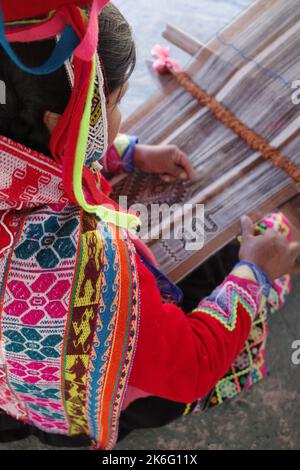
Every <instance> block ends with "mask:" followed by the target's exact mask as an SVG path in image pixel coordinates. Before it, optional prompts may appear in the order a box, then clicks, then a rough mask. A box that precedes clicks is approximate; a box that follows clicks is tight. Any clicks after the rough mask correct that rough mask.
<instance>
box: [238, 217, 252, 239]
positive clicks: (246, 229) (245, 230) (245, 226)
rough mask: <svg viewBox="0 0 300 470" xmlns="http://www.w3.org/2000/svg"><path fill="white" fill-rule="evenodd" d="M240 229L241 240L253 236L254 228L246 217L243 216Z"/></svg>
mask: <svg viewBox="0 0 300 470" xmlns="http://www.w3.org/2000/svg"><path fill="white" fill-rule="evenodd" d="M241 227H242V237H243V238H247V237H251V236H254V232H255V227H254V224H253V222H252V220H251V219H250V217H248V216H247V215H244V216H243V217H242V218H241Z"/></svg>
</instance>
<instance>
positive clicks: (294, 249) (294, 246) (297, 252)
mask: <svg viewBox="0 0 300 470" xmlns="http://www.w3.org/2000/svg"><path fill="white" fill-rule="evenodd" d="M290 251H291V255H292V258H293V259H297V258H299V256H300V243H299V242H292V243H291V244H290Z"/></svg>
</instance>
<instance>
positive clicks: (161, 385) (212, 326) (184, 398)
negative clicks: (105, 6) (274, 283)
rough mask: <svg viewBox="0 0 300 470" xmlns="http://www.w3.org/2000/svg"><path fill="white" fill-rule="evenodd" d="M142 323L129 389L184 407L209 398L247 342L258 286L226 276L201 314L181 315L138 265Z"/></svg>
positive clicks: (257, 301) (255, 307)
mask: <svg viewBox="0 0 300 470" xmlns="http://www.w3.org/2000/svg"><path fill="white" fill-rule="evenodd" d="M138 271H139V280H140V289H141V321H140V330H139V338H138V346H137V350H136V355H135V358H134V364H133V368H132V372H131V376H130V380H129V385H131V386H134V387H137V388H139V389H141V390H143V391H145V392H147V393H149V394H151V395H155V396H159V397H162V398H166V399H169V400H173V401H176V402H182V403H190V402H193V401H195V400H197V399H199V398H200V397H202V396H204V395H205V394H206V393H208V392H209V391H210V390H211V389H212V388H213V387H214V385H215V384H216V383H217V381H218V380H219V379H220V378H221V377H222V376H223V375H224V374H225V373H226V372H227V370H228V369H229V367H230V366H231V364H232V362H233V361H234V359H235V358H236V357H237V356H238V354H239V352H240V351H241V349H242V347H243V345H244V342H245V341H246V340H247V338H248V336H249V333H250V328H251V325H252V319H253V318H254V317H255V316H256V314H257V312H258V308H259V305H260V302H261V295H260V294H259V293H260V292H261V289H260V286H259V285H258V284H256V283H255V282H252V281H246V280H242V279H239V278H236V277H235V276H229V277H228V278H227V279H226V280H225V281H224V283H223V284H222V286H220V287H219V288H218V289H217V290H216V291H215V293H214V294H213V295H212V297H211V298H208V299H205V300H204V301H203V302H201V304H200V305H199V309H197V310H196V311H194V312H192V313H190V314H188V315H185V314H184V312H183V311H182V310H181V309H180V308H179V307H177V306H176V305H173V304H163V303H162V301H161V297H160V292H159V290H158V288H157V285H156V281H155V278H154V276H153V275H152V273H150V272H149V271H148V269H147V268H146V267H145V266H144V265H143V264H142V263H141V262H140V261H139V260H138Z"/></svg>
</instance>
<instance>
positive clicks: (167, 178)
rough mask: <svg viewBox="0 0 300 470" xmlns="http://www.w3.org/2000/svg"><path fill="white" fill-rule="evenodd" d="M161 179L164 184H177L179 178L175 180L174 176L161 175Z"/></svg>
mask: <svg viewBox="0 0 300 470" xmlns="http://www.w3.org/2000/svg"><path fill="white" fill-rule="evenodd" d="M160 179H161V180H162V181H163V182H164V183H175V182H176V181H177V178H175V177H174V176H170V175H166V174H164V175H160Z"/></svg>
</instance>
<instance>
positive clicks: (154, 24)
mask: <svg viewBox="0 0 300 470" xmlns="http://www.w3.org/2000/svg"><path fill="white" fill-rule="evenodd" d="M115 3H116V4H117V5H118V6H120V7H121V9H122V10H123V12H124V14H125V15H126V17H128V18H129V19H130V21H131V23H132V25H133V27H134V30H135V32H136V38H137V42H138V48H139V63H138V67H137V72H136V73H135V75H134V77H133V81H132V87H131V91H130V93H129V95H128V98H127V99H126V100H125V101H124V104H123V109H124V114H125V116H126V115H128V114H130V113H131V112H132V111H133V110H134V109H135V108H136V107H137V106H139V105H140V104H141V103H142V102H143V101H144V100H145V99H146V98H147V97H148V96H149V94H151V93H153V92H154V91H155V85H154V84H153V83H152V82H151V79H150V78H148V77H147V72H146V69H145V67H144V65H143V60H144V59H145V58H149V55H150V52H149V51H150V49H151V46H153V45H154V44H155V43H156V42H160V32H161V31H162V29H163V26H164V24H165V23H166V22H167V21H172V22H173V23H175V24H176V25H177V26H179V27H182V28H183V29H186V30H189V31H190V32H191V33H192V34H195V35H197V36H198V37H199V38H200V39H202V40H203V41H206V40H208V38H209V37H210V36H212V35H213V34H214V33H215V32H216V31H217V30H219V29H220V28H221V27H223V26H224V25H225V24H226V23H228V22H229V21H230V20H232V18H233V17H234V16H236V15H237V14H239V13H240V11H241V10H242V9H243V8H245V7H247V6H248V5H249V4H250V3H251V0H197V2H196V1H195V0H184V1H182V0H152V1H151V2H150V3H149V0H139V2H138V5H139V8H140V10H139V12H137V11H136V9H135V5H136V4H137V2H135V1H133V0H116V1H115ZM170 6H172V8H171V9H170ZM195 15H196V16H195ZM195 17H197V22H195V20H194V18H195ZM141 18H142V19H143V21H141ZM297 339H299V340H300V278H298V279H295V283H294V291H293V295H292V296H291V297H290V300H289V302H288V304H287V305H286V307H285V309H284V311H283V312H281V313H280V314H278V315H277V316H275V317H274V318H272V319H271V322H270V335H269V343H268V364H269V367H268V370H269V376H268V378H267V379H266V380H265V381H264V382H262V383H260V384H258V385H256V386H255V387H254V388H253V389H252V390H249V391H247V392H245V393H243V394H242V395H241V396H240V397H238V398H236V399H233V400H231V401H228V402H227V403H225V404H224V405H222V406H220V407H219V408H216V409H213V410H211V411H209V412H207V413H204V414H202V415H197V416H196V415H195V416H191V417H187V418H184V419H181V420H178V421H176V422H174V423H173V424H170V425H168V426H166V427H164V428H160V429H153V430H145V431H138V432H133V433H132V434H131V435H129V436H128V437H127V438H126V439H125V440H124V441H122V442H121V443H120V444H118V445H117V447H116V449H117V450H125V449H132V450H136V449H145V450H149V449H151V450H152V449H153V450H167V449H169V450H176V449H178V450H180V449H187V450H193V449H199V450H201V449H220V450H221V449H300V427H299V422H300V365H299V366H294V365H293V364H292V361H291V356H292V352H293V350H292V343H293V342H294V341H295V340H297ZM1 449H12V450H19V449H36V450H44V449H49V447H47V446H44V445H42V444H41V443H40V442H39V441H38V440H37V439H35V438H30V439H26V440H23V441H20V442H16V443H13V444H10V445H7V444H5V445H3V444H0V450H1ZM50 449H54V448H53V447H51V448H50Z"/></svg>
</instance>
